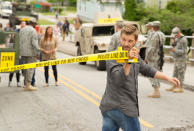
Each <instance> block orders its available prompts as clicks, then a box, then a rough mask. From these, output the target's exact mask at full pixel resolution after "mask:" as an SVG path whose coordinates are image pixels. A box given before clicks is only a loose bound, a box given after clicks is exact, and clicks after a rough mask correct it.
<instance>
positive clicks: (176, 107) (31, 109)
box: [0, 53, 194, 131]
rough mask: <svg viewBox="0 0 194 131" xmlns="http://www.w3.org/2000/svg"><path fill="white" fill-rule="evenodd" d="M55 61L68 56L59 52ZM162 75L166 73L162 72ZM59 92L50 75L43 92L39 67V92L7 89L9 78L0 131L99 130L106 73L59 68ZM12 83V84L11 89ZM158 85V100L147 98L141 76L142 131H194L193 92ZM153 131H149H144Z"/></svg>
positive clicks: (0, 95)
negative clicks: (168, 90)
mask: <svg viewBox="0 0 194 131" xmlns="http://www.w3.org/2000/svg"><path fill="white" fill-rule="evenodd" d="M57 57H58V58H64V57H70V56H69V55H65V54H63V53H57ZM165 70H167V68H166V67H165ZM58 72H59V82H60V85H59V86H58V87H55V86H54V79H53V77H52V76H51V78H50V86H49V87H45V86H44V85H45V82H44V73H43V68H38V69H37V71H36V80H37V82H36V85H37V87H38V88H39V91H37V92H24V91H23V88H17V87H14V86H13V87H11V88H8V87H7V84H8V74H3V78H2V83H1V84H0V105H1V106H0V131H53V130H55V131H64V130H67V131H91V130H92V131H99V130H101V125H102V124H101V123H102V121H101V114H100V111H99V109H98V105H99V103H100V99H101V97H102V95H103V93H104V90H105V85H106V72H105V71H97V70H96V68H95V66H94V64H93V63H92V62H90V63H88V64H87V65H85V66H82V65H79V64H77V63H74V64H67V65H59V66H58ZM14 83H15V79H14V81H13V84H14ZM169 86H170V85H167V84H162V86H161V94H162V98H161V99H149V98H147V95H148V94H149V93H151V92H152V91H153V89H152V88H151V85H150V83H149V81H148V79H147V78H144V77H142V76H140V77H139V98H140V100H139V102H140V114H141V116H140V118H141V119H142V120H144V121H143V122H141V123H142V130H143V131H160V130H163V131H171V128H173V129H175V128H176V131H183V130H184V129H181V128H187V130H188V129H189V128H190V127H192V126H194V117H193V116H194V112H193V110H194V103H193V98H194V93H193V92H190V91H185V93H183V94H174V93H168V92H166V91H165V90H164V89H165V88H167V87H169ZM151 126H153V128H148V127H151Z"/></svg>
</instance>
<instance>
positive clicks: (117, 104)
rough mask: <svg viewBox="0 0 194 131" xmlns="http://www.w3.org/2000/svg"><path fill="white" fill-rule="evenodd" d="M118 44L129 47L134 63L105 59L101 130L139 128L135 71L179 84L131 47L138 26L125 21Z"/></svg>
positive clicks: (136, 38)
mask: <svg viewBox="0 0 194 131" xmlns="http://www.w3.org/2000/svg"><path fill="white" fill-rule="evenodd" d="M120 39H121V46H122V48H123V50H126V51H129V59H132V58H137V59H138V61H139V62H138V63H132V64H130V63H117V62H116V61H114V60H112V61H107V85H106V90H105V93H104V95H103V98H102V101H101V104H100V109H101V112H102V116H103V126H102V131H119V128H122V129H123V131H140V130H141V129H140V124H139V119H138V116H139V106H138V96H137V93H138V73H139V72H140V73H141V74H143V75H144V76H147V77H152V78H156V79H162V80H166V81H168V82H171V83H172V84H174V85H180V82H179V80H178V79H176V78H173V77H168V76H166V75H164V74H162V73H161V72H159V71H157V70H156V69H155V68H153V67H151V66H149V65H147V64H145V63H144V61H143V60H142V59H141V58H140V57H139V51H138V50H137V49H136V48H134V46H135V45H136V43H137V40H138V30H137V28H136V27H135V26H133V25H126V26H124V27H123V28H122V30H121V36H120Z"/></svg>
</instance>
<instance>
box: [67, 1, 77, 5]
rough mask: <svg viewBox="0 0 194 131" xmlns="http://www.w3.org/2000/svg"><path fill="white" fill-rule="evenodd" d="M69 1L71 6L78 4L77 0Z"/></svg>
mask: <svg viewBox="0 0 194 131" xmlns="http://www.w3.org/2000/svg"><path fill="white" fill-rule="evenodd" d="M68 2H69V4H70V5H71V6H76V4H77V0H68Z"/></svg>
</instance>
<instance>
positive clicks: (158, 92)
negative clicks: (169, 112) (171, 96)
mask: <svg viewBox="0 0 194 131" xmlns="http://www.w3.org/2000/svg"><path fill="white" fill-rule="evenodd" d="M159 89H160V87H155V88H154V93H153V94H151V95H149V96H148V97H150V98H160V90H159Z"/></svg>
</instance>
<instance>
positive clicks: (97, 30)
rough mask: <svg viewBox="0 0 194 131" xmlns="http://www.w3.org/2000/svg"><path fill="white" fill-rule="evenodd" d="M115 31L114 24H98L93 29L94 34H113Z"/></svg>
mask: <svg viewBox="0 0 194 131" xmlns="http://www.w3.org/2000/svg"><path fill="white" fill-rule="evenodd" d="M114 33H115V30H114V26H98V27H93V30H92V36H111V35H113V34H114Z"/></svg>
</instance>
